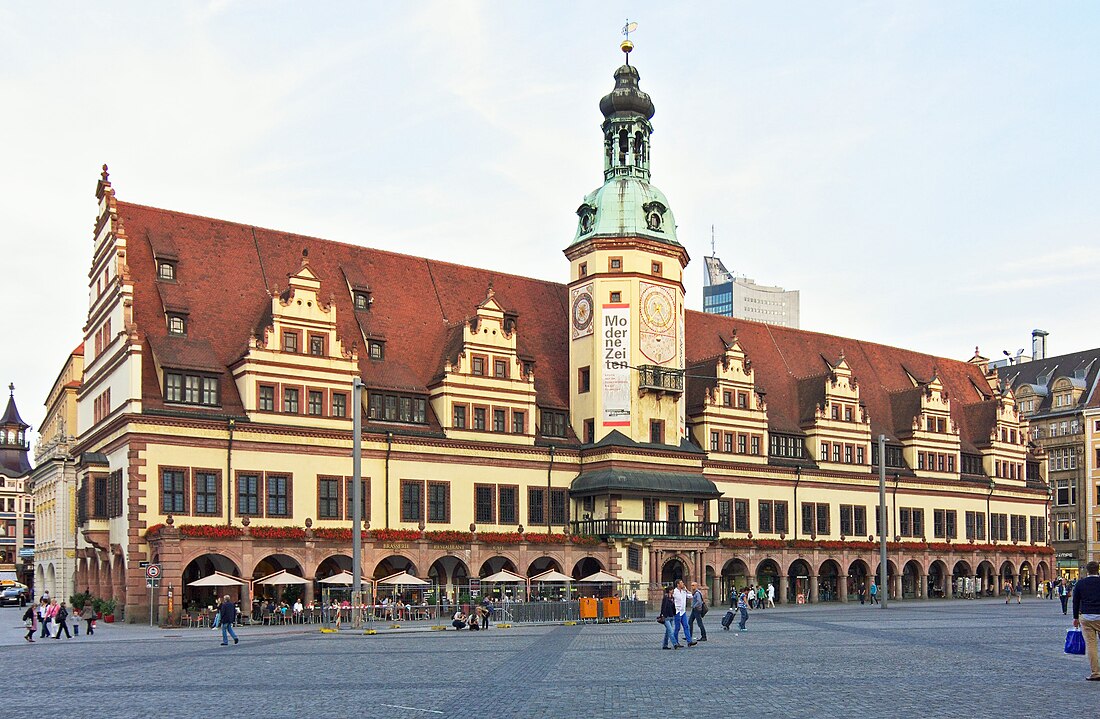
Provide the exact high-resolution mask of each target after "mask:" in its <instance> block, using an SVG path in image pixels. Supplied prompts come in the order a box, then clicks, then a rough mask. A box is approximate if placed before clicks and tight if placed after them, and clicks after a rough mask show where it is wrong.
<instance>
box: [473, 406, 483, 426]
mask: <svg viewBox="0 0 1100 719" xmlns="http://www.w3.org/2000/svg"><path fill="white" fill-rule="evenodd" d="M474 429H476V430H480V431H484V430H485V408H484V407H474Z"/></svg>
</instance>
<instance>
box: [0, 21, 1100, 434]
mask: <svg viewBox="0 0 1100 719" xmlns="http://www.w3.org/2000/svg"><path fill="white" fill-rule="evenodd" d="M628 17H629V19H630V20H632V21H636V22H637V23H638V29H637V32H636V33H634V35H633V36H632V40H633V41H634V42H635V46H636V47H635V51H634V53H633V54H632V56H631V58H632V64H634V65H635V66H637V67H638V69H639V71H640V73H641V87H642V89H643V90H645V91H647V92H648V93H649V94H650V95H651V96H652V98H653V100H654V103H655V105H656V108H657V114H656V116H655V117H654V118H653V123H654V126H655V130H656V131H655V134H654V138H653V148H652V168H653V182H654V184H656V185H657V186H658V187H660V188H661V189H662V190H663V191H664V193H665V194H666V195H667V197H668V198H669V201H670V204H671V205H672V208H673V211H674V213H675V216H676V220H677V222H678V235H679V239H680V241H681V242H682V243H683V244H684V246H685V247H686V248H687V250H688V252H689V254H690V255H691V257H692V258H693V259H692V262H691V264H690V265H689V266H688V270H687V280H686V284H687V290H688V305H689V307H693V308H696V309H701V307H702V289H701V288H702V284H703V272H704V268H703V262H702V257H703V256H705V255H707V254H709V253H710V242H711V227H712V226H713V227H714V228H715V229H714V236H715V240H716V246H717V253H718V255H719V256H720V257H721V258H722V259H723V261H724V262H725V264H726V266H727V267H729V268H730V269H731V270H733V271H734V272H735V273H737V274H739V275H746V276H748V277H752V278H754V279H755V280H756V281H757V282H760V283H765V284H775V285H781V286H783V287H785V288H788V289H798V290H800V291H801V301H802V306H801V319H802V327H803V328H804V329H810V330H815V331H821V332H827V333H830V334H838V335H842V336H849V337H859V338H863V339H868V340H873V341H877V342H882V343H885V344H891V345H897V346H901V347H906V348H910V349H916V350H920V351H924V352H929V353H932V354H938V355H942V356H946V357H953V358H958V359H963V360H965V359H968V358H969V357H970V356H971V355H972V354H973V352H974V347H975V346H976V345H977V346H980V347H981V350H982V353H983V354H984V355H985V356H987V357H1001V356H1002V351H1004V350H1008V351H1011V352H1013V353H1015V351H1016V350H1017V349H1019V348H1024V347H1029V340H1030V332H1031V330H1032V329H1033V328H1043V329H1045V330H1047V331H1049V332H1050V333H1051V334H1050V337H1049V338H1048V342H1049V345H1048V346H1049V354H1063V353H1067V352H1072V351H1077V350H1082V349H1088V348H1091V347H1095V346H1097V345H1100V337H1098V336H1097V333H1096V332H1094V331H1093V329H1094V327H1093V322H1092V319H1093V312H1094V308H1095V306H1096V305H1097V301H1098V299H1100V298H1098V293H1097V290H1096V286H1097V280H1100V242H1098V239H1100V237H1098V235H1100V202H1098V201H1097V200H1098V198H1100V192H1098V189H1100V132H1098V131H1097V128H1100V62H1097V54H1098V53H1097V49H1096V48H1097V47H1098V45H1097V37H1098V31H1100V3H1094V2H1084V1H1081V2H1051V3H1024V2H980V1H975V2H968V3H957V2H951V1H945V2H937V1H933V0H926V1H922V2H919V3H915V2H889V1H887V0H879V1H876V2H855V1H848V2H794V1H790V2H781V3H748V2H713V3H703V2H700V3H668V2H624V1H622V0H610V1H605V2H600V3H579V2H577V3H568V2H553V3H551V2H544V3H534V2H523V3H516V2H507V1H502V2H465V1H460V0H441V1H439V2H407V3H405V2H403V3H393V2H387V3H381V2H379V3H375V2H347V3H341V2H325V3H301V2H274V1H273V2H247V1H234V0H216V1H211V2H205V3H203V2H182V3H175V2H157V3H147V2H127V1H122V0H120V1H119V2H112V3H95V4H93V3H86V2H53V3H3V4H0V67H3V68H4V71H3V72H2V73H0V97H2V98H3V106H4V108H5V110H4V112H2V113H0V137H2V138H3V139H2V141H0V147H2V148H3V151H2V152H0V158H2V159H0V162H2V165H3V171H2V172H0V211H2V213H3V216H4V218H5V220H6V221H7V223H8V224H7V228H8V229H7V231H6V237H5V239H4V252H3V259H2V261H0V292H2V293H3V297H4V302H5V311H4V312H3V314H2V319H0V336H2V337H3V340H2V344H0V346H2V350H0V382H2V383H3V385H7V384H8V383H9V382H14V383H15V385H16V399H17V402H18V404H19V408H20V411H21V413H22V415H23V417H24V419H26V420H27V421H28V422H30V423H31V424H32V425H34V426H35V427H37V426H38V425H39V423H40V422H41V421H42V419H43V416H44V413H45V410H44V407H43V402H44V401H45V398H46V395H47V393H48V391H49V388H50V386H51V384H52V383H53V381H54V379H55V378H56V377H57V375H58V372H59V371H60V370H61V367H62V365H63V363H64V362H65V359H66V357H67V356H68V353H69V352H70V351H71V350H72V349H73V348H74V347H75V346H76V345H78V344H79V343H80V342H81V340H82V338H83V336H82V332H83V325H84V321H85V319H86V317H87V298H88V290H87V282H88V278H87V274H88V269H89V264H90V260H91V252H92V230H93V222H94V219H95V213H96V205H95V197H94V191H95V185H96V180H97V179H98V176H99V171H100V166H101V165H102V164H104V163H107V164H108V165H109V166H110V171H111V180H112V183H113V185H114V187H115V189H116V192H117V195H118V197H119V198H120V199H123V200H126V201H129V202H135V203H139V204H145V205H152V206H157V207H164V208H169V209H172V210H178V211H182V212H189V213H194V214H200V215H209V216H212V217H217V218H221V219H226V220H233V221H238V222H244V223H249V224H255V225H258V226H263V227H269V228H274V229H279V230H286V231H292V232H298V233H302V234H307V235H312V236H317V237H323V238H326V239H331V240H339V241H343V242H349V243H354V244H361V245H365V246H371V247H377V248H382V249H387V250H394V251H399V252H405V253H409V254H413V255H420V256H427V257H432V258H435V259H440V260H447V261H452V262H457V263H461V264H466V265H472V266H476V267H486V268H492V269H496V270H499V271H502V272H510V273H515V274H521V275H527V276H533V277H539V278H543V279H549V280H556V281H562V282H564V281H566V280H567V279H568V278H567V273H568V262H567V260H566V259H565V257H564V256H563V255H562V250H563V249H564V248H565V247H566V246H567V245H568V244H569V243H570V242H571V240H572V239H573V235H574V231H575V224H576V221H577V218H576V215H575V214H574V213H575V210H576V208H577V206H578V205H579V204H580V202H581V200H582V199H583V197H584V195H585V194H586V193H587V192H589V191H591V190H593V189H595V188H596V187H597V186H598V185H599V184H600V183H601V182H602V156H601V133H600V129H599V125H600V122H601V121H602V116H601V115H600V112H599V108H598V103H599V99H600V97H601V96H603V95H604V94H606V93H607V92H609V91H610V90H611V88H612V86H613V80H612V74H613V73H614V71H615V69H616V67H618V66H619V65H620V64H621V62H622V54H621V52H620V51H619V49H618V45H619V42H620V41H621V40H622V36H621V34H620V29H621V28H622V26H623V24H624V22H625V20H626V19H627V18H628ZM230 311H231V310H230Z"/></svg>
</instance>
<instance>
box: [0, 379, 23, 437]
mask: <svg viewBox="0 0 1100 719" xmlns="http://www.w3.org/2000/svg"><path fill="white" fill-rule="evenodd" d="M8 391H9V392H10V394H9V396H8V406H7V409H5V410H4V416H3V417H0V426H2V427H3V428H4V429H8V428H11V427H18V428H19V429H27V428H29V427H30V425H29V424H27V423H26V422H24V421H23V418H22V417H20V416H19V410H18V409H17V408H16V406H15V384H14V383H12V384H9V385H8Z"/></svg>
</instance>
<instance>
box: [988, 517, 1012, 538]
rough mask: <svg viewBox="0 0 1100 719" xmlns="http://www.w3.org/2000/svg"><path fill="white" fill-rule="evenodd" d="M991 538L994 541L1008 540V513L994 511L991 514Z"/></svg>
mask: <svg viewBox="0 0 1100 719" xmlns="http://www.w3.org/2000/svg"><path fill="white" fill-rule="evenodd" d="M989 538H990V540H992V541H994V542H1005V541H1008V515H1007V514H999V513H994V514H990V515H989Z"/></svg>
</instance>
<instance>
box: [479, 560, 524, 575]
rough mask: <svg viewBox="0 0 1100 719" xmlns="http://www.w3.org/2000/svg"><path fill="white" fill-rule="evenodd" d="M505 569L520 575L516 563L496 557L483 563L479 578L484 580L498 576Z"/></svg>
mask: <svg viewBox="0 0 1100 719" xmlns="http://www.w3.org/2000/svg"><path fill="white" fill-rule="evenodd" d="M505 569H507V570H508V571H509V572H514V573H516V574H518V573H519V572H518V571H517V570H516V563H515V562H513V561H512V560H511V559H509V558H508V557H501V556H499V555H498V556H495V557H489V558H488V559H486V560H485V561H484V562H482V563H481V569H479V570H478V571H477V576H479V577H481V578H482V579H484V578H485V577H488V576H490V575H493V574H496V573H497V572H499V571H501V570H505Z"/></svg>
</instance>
